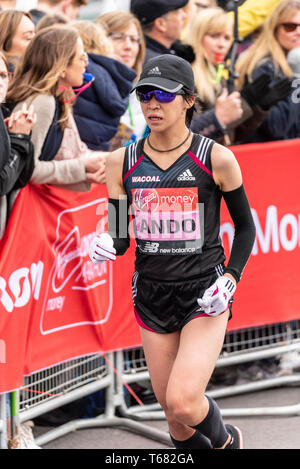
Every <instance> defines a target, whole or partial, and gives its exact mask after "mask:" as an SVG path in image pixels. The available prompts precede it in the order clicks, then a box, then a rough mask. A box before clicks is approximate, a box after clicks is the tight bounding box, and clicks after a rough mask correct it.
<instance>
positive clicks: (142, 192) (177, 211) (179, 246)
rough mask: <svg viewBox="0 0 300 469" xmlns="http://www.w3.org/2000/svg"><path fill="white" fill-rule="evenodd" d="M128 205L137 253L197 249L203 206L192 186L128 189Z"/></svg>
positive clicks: (186, 252)
mask: <svg viewBox="0 0 300 469" xmlns="http://www.w3.org/2000/svg"><path fill="white" fill-rule="evenodd" d="M132 207H133V215H134V230H135V236H136V240H137V245H138V247H139V249H140V251H141V252H144V253H147V254H168V255H172V254H173V255H178V254H196V253H197V254H198V253H199V252H201V246H202V245H203V232H202V229H203V216H204V208H203V204H199V201H198V189H197V188H196V187H183V188H157V189H153V188H150V189H132ZM201 220H202V222H201Z"/></svg>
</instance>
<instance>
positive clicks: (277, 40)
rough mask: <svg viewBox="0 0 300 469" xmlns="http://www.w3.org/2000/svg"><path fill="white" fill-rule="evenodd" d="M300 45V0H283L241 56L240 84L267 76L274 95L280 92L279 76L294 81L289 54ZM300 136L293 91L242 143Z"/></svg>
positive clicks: (239, 64)
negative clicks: (277, 82) (277, 84)
mask: <svg viewBox="0 0 300 469" xmlns="http://www.w3.org/2000/svg"><path fill="white" fill-rule="evenodd" d="M299 46H300V0H281V1H280V2H279V3H278V4H277V5H276V7H275V8H274V10H273V11H272V13H271V15H270V16H269V17H268V18H267V20H266V22H265V24H264V26H263V29H262V31H261V33H260V35H259V36H258V38H257V39H256V41H255V42H254V44H253V45H252V46H251V47H250V48H249V49H247V50H246V51H245V52H244V53H243V54H242V55H241V56H240V58H239V59H238V62H237V67H236V69H237V72H238V73H239V79H238V85H239V87H240V88H242V87H243V86H244V84H245V82H246V81H247V79H249V81H253V80H255V79H257V78H259V77H261V76H262V75H264V74H265V75H267V76H268V77H269V80H270V82H271V90H272V91H273V95H274V97H276V95H278V94H280V89H279V88H278V86H276V81H277V80H278V79H286V80H287V81H288V80H290V81H292V79H293V76H294V73H293V70H292V68H291V67H290V65H289V63H288V59H287V55H288V53H289V52H290V51H292V50H293V49H295V48H297V47H299ZM299 137H300V106H299V103H298V102H296V101H295V100H293V93H292V92H291V93H290V94H289V96H288V97H286V98H284V99H281V100H280V101H278V102H276V103H275V104H274V105H272V107H271V109H270V111H269V113H268V116H267V117H266V119H265V120H264V122H263V123H262V125H261V126H260V127H259V128H258V129H257V130H256V131H255V132H254V134H253V135H252V136H251V137H249V138H247V139H245V140H243V141H242V142H241V143H248V142H264V141H272V140H286V139H293V138H299Z"/></svg>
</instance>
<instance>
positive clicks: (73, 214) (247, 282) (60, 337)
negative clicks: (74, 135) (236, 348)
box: [0, 140, 300, 392]
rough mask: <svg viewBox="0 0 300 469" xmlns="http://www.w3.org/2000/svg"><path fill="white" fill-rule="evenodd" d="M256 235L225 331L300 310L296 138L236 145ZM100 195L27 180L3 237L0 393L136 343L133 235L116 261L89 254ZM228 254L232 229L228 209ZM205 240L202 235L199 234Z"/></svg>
mask: <svg viewBox="0 0 300 469" xmlns="http://www.w3.org/2000/svg"><path fill="white" fill-rule="evenodd" d="M233 150H234V153H235V154H236V156H237V159H238V161H239V164H240V166H241V169H242V173H243V179H244V185H245V188H246V192H247V195H248V198H249V201H250V205H251V208H252V213H253V216H254V220H255V224H256V230H257V236H256V242H255V245H254V248H253V252H252V256H251V257H250V260H249V262H248V265H247V266H246V269H245V272H244V275H243V277H242V280H241V281H240V283H239V285H238V288H237V291H236V293H235V300H234V307H233V319H232V320H231V321H230V322H229V323H228V329H229V330H233V329H240V328H247V327H252V326H257V325H262V324H270V323H275V322H282V321H289V320H293V319H298V318H299V317H300V289H299V275H298V265H299V262H300V214H299V207H300V193H299V189H298V174H299V171H300V162H299V159H298V155H299V153H300V142H299V140H295V141H288V142H276V143H268V144H263V145H258V144H257V145H256V144H254V145H244V146H240V147H234V148H233ZM106 210H107V192H106V188H105V187H104V186H96V185H95V186H93V187H92V189H91V191H90V192H86V193H75V192H71V191H67V190H63V189H59V188H55V187H51V186H46V185H44V186H39V185H28V186H26V187H25V188H24V189H22V190H21V192H20V193H19V195H18V198H17V200H16V203H15V205H14V208H13V211H12V214H11V216H10V218H9V222H8V226H7V229H6V232H5V236H4V238H3V239H2V241H1V244H0V251H1V257H0V392H6V391H10V390H13V389H16V388H19V387H21V386H22V381H23V376H24V375H25V374H29V373H32V372H35V371H38V370H41V369H44V368H47V367H50V366H53V365H55V364H58V363H60V362H63V361H65V360H68V359H71V358H75V357H79V356H83V355H87V354H91V353H98V352H107V351H111V350H117V349H125V348H129V347H135V346H139V345H141V340H140V333H139V329H138V326H137V324H136V322H135V319H134V313H133V308H132V299H131V278H132V274H133V272H134V251H135V242H133V241H131V246H130V249H129V251H128V252H127V253H126V254H125V255H124V256H122V257H118V258H117V260H116V261H115V262H105V263H103V264H100V265H94V264H93V263H92V262H91V261H90V259H89V256H88V250H89V245H90V242H91V240H92V238H93V237H94V235H95V232H96V228H97V230H99V231H100V232H103V231H105V229H106V222H107V213H106ZM221 215H222V216H221V220H222V223H221V236H222V241H223V244H224V247H225V251H226V253H227V255H229V252H230V245H231V243H232V240H233V237H234V227H233V224H232V221H231V219H230V216H229V214H228V211H227V209H226V207H225V206H223V207H222V214H221ZM204 242H205V240H204Z"/></svg>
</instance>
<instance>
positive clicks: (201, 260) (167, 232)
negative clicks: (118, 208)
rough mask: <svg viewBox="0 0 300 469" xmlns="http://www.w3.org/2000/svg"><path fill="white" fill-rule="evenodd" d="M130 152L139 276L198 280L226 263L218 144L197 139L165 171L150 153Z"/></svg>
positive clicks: (134, 147) (137, 146)
mask: <svg viewBox="0 0 300 469" xmlns="http://www.w3.org/2000/svg"><path fill="white" fill-rule="evenodd" d="M144 142H145V139H141V140H139V141H137V142H135V143H133V144H131V145H129V146H128V147H127V148H126V151H125V158H124V166H123V184H124V188H125V190H126V193H127V196H128V199H129V201H130V204H131V209H132V215H133V227H134V234H135V238H136V243H137V248H136V261H135V268H136V271H137V272H138V273H139V274H140V275H143V276H144V277H147V278H152V279H156V280H158V279H160V280H164V281H168V280H185V279H190V278H196V277H199V276H200V275H202V274H203V273H205V272H207V271H209V270H211V269H212V268H213V267H215V266H216V265H218V264H221V263H222V262H224V260H225V255H224V250H223V247H222V244H221V239H220V235H219V232H220V204H221V191H220V189H219V187H218V186H217V185H216V184H215V182H214V180H213V176H212V167H211V149H212V146H213V144H214V141H213V140H211V139H209V138H206V137H202V136H200V135H193V139H192V143H191V146H190V148H189V149H188V150H187V151H186V152H185V153H183V154H182V155H181V156H180V157H179V158H178V159H177V160H176V161H175V162H174V163H173V164H172V165H171V166H170V167H169V168H168V169H166V170H163V169H161V168H160V167H159V166H158V165H157V164H155V163H154V162H153V161H152V160H151V158H150V157H149V156H148V155H147V154H146V153H145V152H144Z"/></svg>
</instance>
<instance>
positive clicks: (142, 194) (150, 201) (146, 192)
mask: <svg viewBox="0 0 300 469" xmlns="http://www.w3.org/2000/svg"><path fill="white" fill-rule="evenodd" d="M133 204H134V208H135V209H136V210H137V211H140V210H141V211H142V212H155V211H156V210H157V209H158V207H159V196H158V193H157V190H155V189H136V190H135V192H134V197H133Z"/></svg>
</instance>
